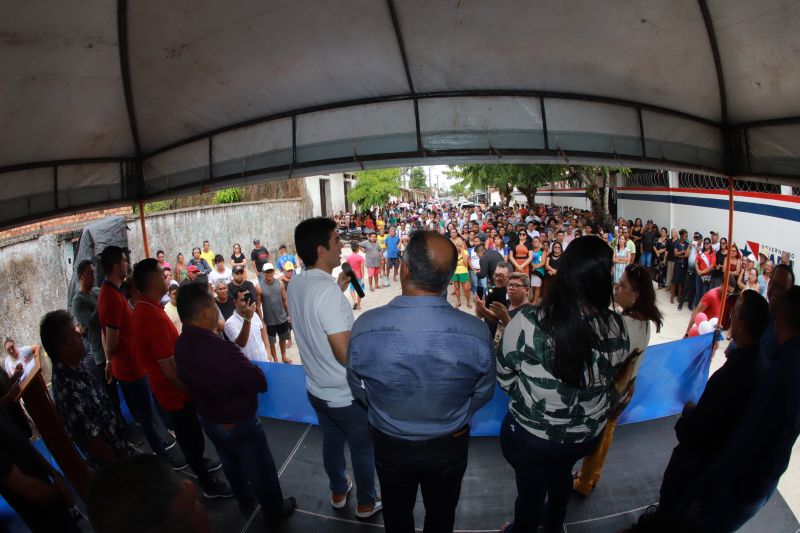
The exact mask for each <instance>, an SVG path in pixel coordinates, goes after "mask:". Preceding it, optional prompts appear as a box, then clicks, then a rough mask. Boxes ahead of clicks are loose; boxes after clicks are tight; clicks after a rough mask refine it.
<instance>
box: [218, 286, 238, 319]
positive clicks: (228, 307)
mask: <svg viewBox="0 0 800 533" xmlns="http://www.w3.org/2000/svg"><path fill="white" fill-rule="evenodd" d="M214 301H215V302H216V303H217V307H219V311H220V313H222V316H223V317H225V320H228V319H229V318H230V317H231V315H232V314H233V311H234V309H235V308H234V305H233V298H232V297H231V293H230V292H229V293H228V301H227V302H225V303H221V302H220V301H219V300H217V299H214Z"/></svg>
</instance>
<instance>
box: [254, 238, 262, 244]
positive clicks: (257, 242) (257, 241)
mask: <svg viewBox="0 0 800 533" xmlns="http://www.w3.org/2000/svg"><path fill="white" fill-rule="evenodd" d="M260 242H261V239H253V244H259V243H260Z"/></svg>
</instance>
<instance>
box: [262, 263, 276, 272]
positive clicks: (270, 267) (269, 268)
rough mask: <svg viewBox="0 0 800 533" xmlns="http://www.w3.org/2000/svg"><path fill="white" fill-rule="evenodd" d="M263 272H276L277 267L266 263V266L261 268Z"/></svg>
mask: <svg viewBox="0 0 800 533" xmlns="http://www.w3.org/2000/svg"><path fill="white" fill-rule="evenodd" d="M261 270H262V271H263V272H266V271H268V270H275V265H273V264H272V263H264V266H263V267H261Z"/></svg>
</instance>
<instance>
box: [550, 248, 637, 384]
mask: <svg viewBox="0 0 800 533" xmlns="http://www.w3.org/2000/svg"><path fill="white" fill-rule="evenodd" d="M612 256H613V252H612V250H611V248H609V247H608V245H606V243H604V242H603V241H602V240H601V239H593V238H591V237H579V238H577V239H575V240H574V241H572V242H571V243H570V245H569V246H568V247H567V249H566V250H564V253H563V254H561V260H560V261H561V262H560V264H559V268H558V274H556V276H554V277H553V278H552V279H551V280H550V288H549V290H548V292H547V295H546V296H545V297H544V301H543V302H542V306H541V314H540V317H541V318H540V324H541V326H542V329H543V330H544V331H545V332H546V333H547V335H548V336H549V337H550V341H551V343H552V346H553V360H552V364H551V368H552V369H553V370H552V371H553V375H554V376H555V377H556V378H558V379H559V380H561V381H562V382H563V383H565V384H567V385H569V386H571V387H576V388H586V387H588V386H590V385H592V383H593V377H594V372H593V369H592V347H594V346H596V345H597V343H599V342H602V339H599V338H598V337H597V335H596V333H595V330H594V328H593V327H592V323H591V321H592V318H593V317H595V318H596V317H599V318H601V319H604V320H605V322H606V324H605V325H604V327H603V330H605V331H607V332H608V334H609V335H610V336H613V335H616V334H617V332H622V331H623V328H624V326H623V325H622V321H621V318H620V317H619V315H617V314H616V313H612V312H611V311H610V310H609V307H610V305H611V301H612V299H613V288H612V287H613V284H612V276H611V258H612Z"/></svg>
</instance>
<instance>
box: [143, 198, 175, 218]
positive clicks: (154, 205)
mask: <svg viewBox="0 0 800 533" xmlns="http://www.w3.org/2000/svg"><path fill="white" fill-rule="evenodd" d="M170 209H175V200H159V201H156V202H150V203H147V204H144V214H145V215H149V214H150V213H158V212H159V211H169V210H170ZM133 213H134V214H135V215H138V214H139V204H133Z"/></svg>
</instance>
